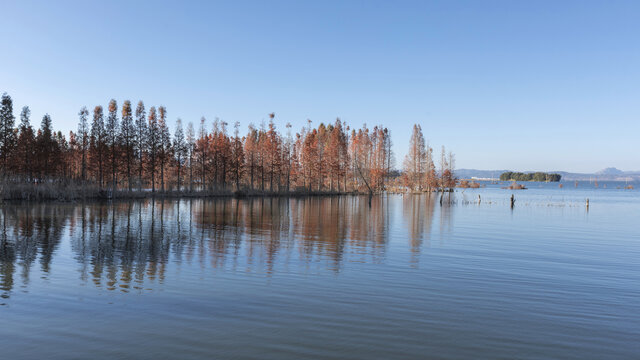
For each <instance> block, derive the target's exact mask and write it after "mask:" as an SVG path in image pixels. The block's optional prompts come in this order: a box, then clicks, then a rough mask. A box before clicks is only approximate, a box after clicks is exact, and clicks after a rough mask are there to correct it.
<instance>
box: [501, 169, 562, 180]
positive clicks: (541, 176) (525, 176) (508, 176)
mask: <svg viewBox="0 0 640 360" xmlns="http://www.w3.org/2000/svg"><path fill="white" fill-rule="evenodd" d="M561 178H562V176H561V175H560V174H555V173H544V172H535V173H520V172H511V171H507V172H504V173H502V174H501V175H500V180H501V181H541V182H558V181H560V179H561Z"/></svg>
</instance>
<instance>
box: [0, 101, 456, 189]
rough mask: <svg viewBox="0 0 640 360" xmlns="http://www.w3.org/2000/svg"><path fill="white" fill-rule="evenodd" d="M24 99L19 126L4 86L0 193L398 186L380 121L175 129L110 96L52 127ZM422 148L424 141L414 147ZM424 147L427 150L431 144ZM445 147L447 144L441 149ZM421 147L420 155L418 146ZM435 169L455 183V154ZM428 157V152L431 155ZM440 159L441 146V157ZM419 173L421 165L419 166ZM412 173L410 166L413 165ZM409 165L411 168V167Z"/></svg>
mask: <svg viewBox="0 0 640 360" xmlns="http://www.w3.org/2000/svg"><path fill="white" fill-rule="evenodd" d="M30 116H31V112H30V110H29V107H27V106H25V107H23V108H22V110H21V112H20V115H19V120H20V123H19V124H18V126H17V127H16V126H15V122H16V118H15V115H14V113H13V101H12V99H11V97H10V96H9V95H8V94H6V93H5V94H3V95H2V99H1V107H0V176H1V180H2V181H1V183H0V197H1V198H3V199H71V198H80V197H96V198H97V197H116V196H120V197H127V196H145V195H146V194H149V193H158V192H159V193H162V194H171V193H173V194H181V195H188V194H197V195H225V194H229V195H230V194H236V195H243V194H244V195H260V194H263V195H273V194H325V193H347V192H349V193H354V192H355V193H361V192H362V193H370V194H372V193H376V192H381V191H384V190H387V189H389V188H390V187H392V186H393V187H394V188H398V186H399V184H400V178H398V172H397V171H396V170H394V155H393V153H392V150H391V134H390V132H389V130H388V129H387V128H384V127H383V126H374V127H373V128H368V127H367V126H366V124H365V125H363V126H362V127H361V128H358V129H356V128H351V127H349V126H348V125H346V124H345V123H344V122H342V121H341V120H340V119H339V118H338V119H336V120H335V122H334V123H332V124H323V123H320V124H319V125H317V126H316V127H312V122H311V120H308V126H305V127H303V128H302V129H301V130H300V131H299V132H298V133H292V131H291V125H290V124H286V125H285V126H284V127H285V129H286V130H285V134H283V133H281V132H280V131H279V130H278V129H277V128H276V118H275V114H274V113H271V114H269V120H268V122H266V123H265V122H264V121H263V122H262V123H260V124H258V125H257V126H256V125H254V124H250V125H249V127H248V132H247V133H246V134H241V133H240V124H239V123H238V122H236V123H234V124H232V125H229V124H228V123H226V122H224V121H222V120H219V119H217V118H216V119H215V120H213V121H208V120H207V119H205V118H204V117H202V118H201V119H200V121H199V124H197V125H196V126H197V128H196V126H194V124H193V123H191V122H189V123H188V124H187V125H186V127H185V128H183V123H182V121H181V120H180V119H179V118H178V119H177V121H176V127H175V130H174V131H173V135H171V132H170V130H169V128H168V126H167V119H168V112H167V109H166V108H165V107H164V106H158V107H155V106H151V107H149V108H146V107H145V104H144V103H143V102H142V101H139V102H138V103H137V104H136V105H135V106H134V105H133V104H132V103H131V102H130V101H129V100H125V101H124V102H123V103H122V104H120V106H119V104H118V102H117V101H116V100H113V99H112V100H111V101H109V103H108V105H107V107H106V108H103V107H102V106H100V105H98V106H95V107H94V108H93V109H88V108H87V107H82V108H81V109H80V111H79V113H78V129H77V131H76V132H74V131H71V132H70V133H69V134H68V135H66V136H65V135H64V134H62V132H60V131H57V132H56V131H55V130H54V129H53V125H52V119H51V117H50V116H49V115H48V114H46V115H44V116H43V118H42V121H41V124H40V128H39V129H34V128H33V127H32V125H31V118H30ZM419 151H421V154H422V152H424V149H421V150H419ZM431 151H432V150H431V149H430V148H429V151H428V153H429V154H430V153H431ZM443 154H444V149H443ZM420 156H422V155H420ZM450 156H451V161H449V163H443V164H442V169H441V172H440V173H439V174H437V173H436V172H435V166H434V165H433V162H432V161H431V162H426V163H424V164H426V165H427V167H428V168H429V171H428V172H427V173H426V174H428V176H427V177H425V178H424V179H425V180H427V179H428V180H427V182H426V184H428V186H429V187H430V188H431V187H433V188H437V187H441V188H443V189H444V187H447V188H450V187H454V186H455V178H454V177H453V161H452V159H453V158H452V156H453V155H450ZM429 159H431V157H430V155H429ZM442 159H443V161H444V160H446V158H445V156H444V155H443V157H442ZM418 172H419V173H420V172H421V170H419V171H418ZM414 175H415V174H414ZM414 175H412V176H414Z"/></svg>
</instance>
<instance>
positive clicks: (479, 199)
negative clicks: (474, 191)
mask: <svg viewBox="0 0 640 360" xmlns="http://www.w3.org/2000/svg"><path fill="white" fill-rule="evenodd" d="M481 202H482V199H481V198H480V194H478V205H480V203H481Z"/></svg>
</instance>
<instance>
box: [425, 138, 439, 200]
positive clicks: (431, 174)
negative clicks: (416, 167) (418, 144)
mask: <svg viewBox="0 0 640 360" xmlns="http://www.w3.org/2000/svg"><path fill="white" fill-rule="evenodd" d="M426 149H427V150H426V162H425V179H424V183H425V186H426V187H427V191H428V192H431V191H433V189H436V188H438V174H437V173H436V165H435V163H434V161H433V149H432V148H431V147H430V146H429V145H427V147H426Z"/></svg>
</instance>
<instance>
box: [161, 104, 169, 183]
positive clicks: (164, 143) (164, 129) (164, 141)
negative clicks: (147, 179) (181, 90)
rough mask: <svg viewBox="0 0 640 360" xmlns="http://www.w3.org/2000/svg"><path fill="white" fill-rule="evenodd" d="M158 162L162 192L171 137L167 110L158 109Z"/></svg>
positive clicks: (163, 108)
mask: <svg viewBox="0 0 640 360" xmlns="http://www.w3.org/2000/svg"><path fill="white" fill-rule="evenodd" d="M158 140H159V146H158V160H159V162H160V188H161V189H162V192H164V190H165V188H164V169H165V166H166V164H167V161H168V160H169V157H170V154H171V135H170V134H169V127H168V126H167V109H166V108H165V107H164V106H160V107H159V108H158Z"/></svg>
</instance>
